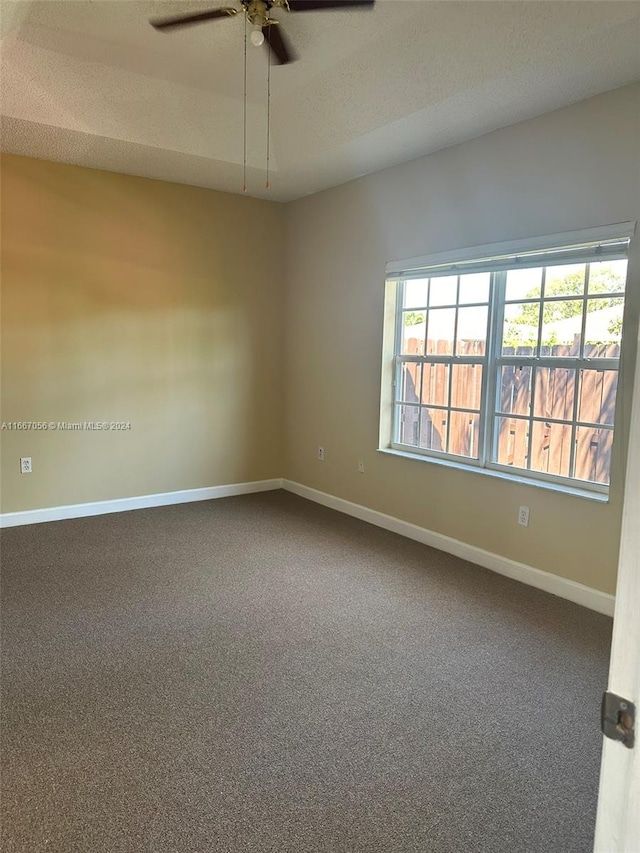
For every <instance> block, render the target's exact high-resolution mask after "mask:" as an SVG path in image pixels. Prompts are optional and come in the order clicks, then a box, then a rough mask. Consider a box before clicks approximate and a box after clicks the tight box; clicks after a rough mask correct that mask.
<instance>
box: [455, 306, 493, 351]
mask: <svg viewBox="0 0 640 853" xmlns="http://www.w3.org/2000/svg"><path fill="white" fill-rule="evenodd" d="M488 317H489V308H488V307H487V306H482V307H480V306H477V307H476V308H459V309H458V334H457V338H456V355H484V354H485V351H486V348H487V321H488Z"/></svg>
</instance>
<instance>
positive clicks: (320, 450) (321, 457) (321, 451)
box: [318, 447, 324, 462]
mask: <svg viewBox="0 0 640 853" xmlns="http://www.w3.org/2000/svg"><path fill="white" fill-rule="evenodd" d="M318 462H324V447H319V448H318Z"/></svg>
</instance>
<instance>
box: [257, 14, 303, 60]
mask: <svg viewBox="0 0 640 853" xmlns="http://www.w3.org/2000/svg"><path fill="white" fill-rule="evenodd" d="M262 32H263V33H264V40H265V43H266V44H268V45H269V47H270V48H271V50H272V51H273V53H274V56H275V57H276V59H277V60H278V65H288V64H289V63H290V62H295V60H296V59H297V57H296V54H295V52H294V51H293V49H292V48H291V46H290V45H289V43H288V39H287V38H286V37H285V35H284V33H283V32H282V30H281V29H280V26H279V25H278V24H276V23H275V21H273V22H272V23H271V24H269V25H268V26H266V27H263V28H262Z"/></svg>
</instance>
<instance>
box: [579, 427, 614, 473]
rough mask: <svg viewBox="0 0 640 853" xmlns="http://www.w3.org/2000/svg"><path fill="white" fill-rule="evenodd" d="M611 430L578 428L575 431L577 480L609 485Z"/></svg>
mask: <svg viewBox="0 0 640 853" xmlns="http://www.w3.org/2000/svg"><path fill="white" fill-rule="evenodd" d="M612 444H613V430H612V429H594V428H593V427H578V429H577V430H576V473H575V476H576V477H577V478H578V479H579V480H590V481H591V482H592V483H607V484H608V483H609V481H610V479H611V446H612Z"/></svg>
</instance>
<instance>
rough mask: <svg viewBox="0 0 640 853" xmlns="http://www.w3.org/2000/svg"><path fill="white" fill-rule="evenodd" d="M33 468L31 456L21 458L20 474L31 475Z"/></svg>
mask: <svg viewBox="0 0 640 853" xmlns="http://www.w3.org/2000/svg"><path fill="white" fill-rule="evenodd" d="M32 471H33V468H32V467H31V457H30V456H21V457H20V473H21V474H31V472H32Z"/></svg>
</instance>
